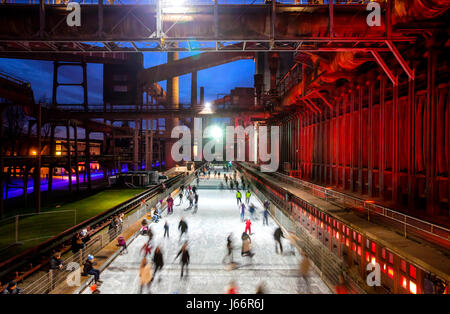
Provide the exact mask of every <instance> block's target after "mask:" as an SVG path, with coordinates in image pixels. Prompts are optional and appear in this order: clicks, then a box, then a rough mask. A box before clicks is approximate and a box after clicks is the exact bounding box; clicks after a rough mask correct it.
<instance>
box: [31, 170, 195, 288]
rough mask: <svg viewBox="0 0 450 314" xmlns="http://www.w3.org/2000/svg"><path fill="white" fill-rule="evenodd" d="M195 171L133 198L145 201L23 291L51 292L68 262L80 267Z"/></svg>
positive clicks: (62, 278)
mask: <svg viewBox="0 0 450 314" xmlns="http://www.w3.org/2000/svg"><path fill="white" fill-rule="evenodd" d="M197 171H198V170H197ZM195 173H196V172H193V173H192V174H190V175H188V176H186V177H183V178H182V179H181V180H179V181H177V182H176V184H173V185H172V186H170V187H168V188H167V189H166V190H165V191H163V192H162V193H160V194H157V195H152V198H151V199H150V200H149V199H145V197H146V196H147V195H141V196H139V197H137V198H136V199H134V200H133V201H137V202H140V203H142V200H144V201H145V202H144V203H142V204H141V206H139V207H138V208H137V209H136V210H134V211H131V212H132V213H130V214H129V215H128V216H126V217H125V218H124V220H123V222H122V223H121V224H120V226H119V227H118V228H117V229H115V230H114V229H113V230H108V231H105V228H106V226H104V227H103V228H102V229H101V230H100V231H99V232H98V234H96V235H94V237H93V238H92V239H91V240H90V241H88V242H87V243H86V244H85V246H84V248H83V249H80V250H79V251H78V252H76V253H75V254H72V255H69V256H67V257H64V258H63V257H61V260H62V262H63V265H64V266H63V268H64V269H63V270H49V271H48V272H46V273H45V274H43V275H42V276H40V277H38V278H37V279H36V280H33V281H32V282H31V283H30V284H28V285H26V286H24V287H22V289H23V293H24V294H45V293H50V292H52V291H53V290H54V289H55V288H57V287H58V286H60V285H61V284H63V283H64V281H65V280H66V279H67V277H68V276H69V275H70V274H71V273H72V272H73V271H74V269H66V268H67V266H68V264H69V263H77V264H78V265H80V267H82V266H81V265H83V263H84V262H85V260H86V258H87V256H88V255H89V254H91V255H95V254H97V253H98V252H100V250H102V249H103V248H104V247H105V246H107V245H108V244H110V243H111V242H113V241H115V239H116V238H117V237H118V236H119V235H120V234H121V233H122V231H124V230H127V229H128V228H130V227H131V226H132V225H133V224H135V223H136V222H137V221H138V220H139V219H141V218H142V217H143V216H144V215H146V214H147V213H148V212H150V209H151V208H153V207H155V205H156V203H157V202H159V200H161V199H165V198H167V197H168V195H169V194H171V193H173V192H174V191H175V190H176V189H178V188H179V187H180V186H181V185H182V184H186V182H189V181H191V180H192V179H193V177H194V176H195ZM165 208H166V207H165ZM165 208H164V210H165Z"/></svg>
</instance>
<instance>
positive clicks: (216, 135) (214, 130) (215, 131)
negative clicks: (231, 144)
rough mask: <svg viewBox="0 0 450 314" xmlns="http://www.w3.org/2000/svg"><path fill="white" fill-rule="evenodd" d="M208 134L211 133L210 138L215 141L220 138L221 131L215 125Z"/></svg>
mask: <svg viewBox="0 0 450 314" xmlns="http://www.w3.org/2000/svg"><path fill="white" fill-rule="evenodd" d="M210 132H211V136H212V137H213V138H215V139H220V138H222V129H221V128H219V127H218V126H216V125H215V126H212V127H211V130H210Z"/></svg>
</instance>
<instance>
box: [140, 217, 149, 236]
mask: <svg viewBox="0 0 450 314" xmlns="http://www.w3.org/2000/svg"><path fill="white" fill-rule="evenodd" d="M140 233H141V235H146V234H147V233H148V222H147V219H145V218H144V219H142V221H141V230H140Z"/></svg>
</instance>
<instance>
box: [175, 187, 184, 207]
mask: <svg viewBox="0 0 450 314" xmlns="http://www.w3.org/2000/svg"><path fill="white" fill-rule="evenodd" d="M178 197H179V199H180V202H179V203H178V205H176V206H180V205H181V204H183V191H181V192H180V195H178Z"/></svg>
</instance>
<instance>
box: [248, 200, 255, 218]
mask: <svg viewBox="0 0 450 314" xmlns="http://www.w3.org/2000/svg"><path fill="white" fill-rule="evenodd" d="M248 211H249V213H250V218H251V219H252V220H256V218H255V212H256V207H255V205H253V203H250V205H249V206H248Z"/></svg>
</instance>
